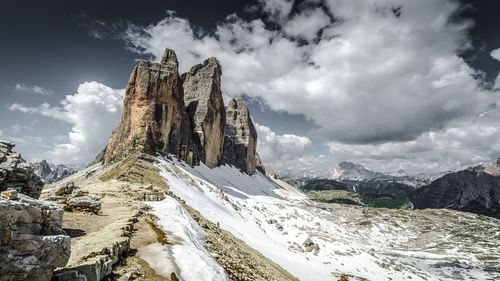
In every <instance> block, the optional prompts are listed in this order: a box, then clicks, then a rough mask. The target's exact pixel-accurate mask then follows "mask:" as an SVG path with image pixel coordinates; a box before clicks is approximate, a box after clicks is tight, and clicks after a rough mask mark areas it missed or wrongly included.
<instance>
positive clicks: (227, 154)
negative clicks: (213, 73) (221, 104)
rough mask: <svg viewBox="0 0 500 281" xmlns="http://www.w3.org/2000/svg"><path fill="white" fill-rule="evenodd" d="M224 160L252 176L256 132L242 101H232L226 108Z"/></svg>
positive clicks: (255, 161)
mask: <svg viewBox="0 0 500 281" xmlns="http://www.w3.org/2000/svg"><path fill="white" fill-rule="evenodd" d="M226 120H227V121H226V130H225V139H224V159H225V161H226V162H227V163H228V164H231V165H234V166H235V167H237V168H239V169H240V170H242V171H244V172H246V173H248V174H253V173H254V172H255V167H256V163H257V159H256V156H255V150H256V146H257V131H256V130H255V126H254V124H253V122H252V119H251V118H250V112H249V111H248V108H247V106H246V104H245V101H244V100H243V99H232V100H230V101H229V103H228V105H227V106H226Z"/></svg>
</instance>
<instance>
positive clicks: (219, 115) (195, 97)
mask: <svg viewBox="0 0 500 281" xmlns="http://www.w3.org/2000/svg"><path fill="white" fill-rule="evenodd" d="M221 75H222V69H221V66H220V64H219V61H217V59H216V58H209V59H207V60H205V61H204V62H203V64H197V65H195V66H193V67H192V68H191V70H190V71H189V72H187V73H184V74H183V75H182V80H183V84H182V87H183V90H184V105H185V106H186V109H187V112H188V116H189V121H190V122H191V126H192V129H193V133H194V134H193V138H194V142H195V143H196V144H197V145H198V151H199V152H200V160H201V161H202V162H204V163H205V164H206V165H207V166H208V167H210V168H213V167H215V166H217V165H218V164H219V163H220V162H221V160H222V151H223V145H224V128H225V123H226V114H225V109H224V101H223V99H222V92H221V85H220V83H221Z"/></svg>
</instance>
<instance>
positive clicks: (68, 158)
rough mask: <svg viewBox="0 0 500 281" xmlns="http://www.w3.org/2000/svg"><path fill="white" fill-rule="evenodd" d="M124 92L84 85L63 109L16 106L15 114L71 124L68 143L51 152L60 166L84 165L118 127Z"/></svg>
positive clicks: (57, 107) (51, 157)
mask: <svg viewBox="0 0 500 281" xmlns="http://www.w3.org/2000/svg"><path fill="white" fill-rule="evenodd" d="M122 100H123V90H115V89H112V88H109V87H107V86H105V85H103V84H100V83H97V82H85V83H83V84H80V86H79V87H78V90H77V91H76V93H75V94H73V95H67V96H66V98H65V99H64V100H62V101H61V102H60V104H61V105H60V106H51V105H49V104H47V103H44V104H41V105H40V106H37V107H26V106H23V105H21V104H13V105H11V106H10V107H9V109H10V110H12V111H20V112H24V113H27V114H40V115H43V116H46V117H49V118H54V119H57V120H60V121H64V122H67V123H69V124H71V125H72V126H73V127H72V129H71V132H69V133H68V138H67V139H68V142H67V143H61V144H57V145H56V146H55V147H54V148H53V149H52V150H50V151H49V152H48V153H47V158H48V160H50V161H53V162H56V163H67V164H83V163H87V162H89V161H90V160H92V159H93V158H94V157H95V156H96V155H97V154H98V153H99V152H100V150H102V149H103V148H104V146H105V145H106V142H107V140H108V138H109V136H110V134H111V131H112V130H113V129H114V128H115V127H116V125H117V124H118V120H119V117H120V111H121V106H122Z"/></svg>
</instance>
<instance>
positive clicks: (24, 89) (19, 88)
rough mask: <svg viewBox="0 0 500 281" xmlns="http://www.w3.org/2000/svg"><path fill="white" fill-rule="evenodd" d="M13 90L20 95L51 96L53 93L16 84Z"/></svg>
mask: <svg viewBox="0 0 500 281" xmlns="http://www.w3.org/2000/svg"><path fill="white" fill-rule="evenodd" d="M14 90H16V91H17V92H20V93H25V94H36V95H44V96H47V95H52V94H54V92H52V90H50V89H45V88H43V87H40V86H36V85H28V84H16V86H15V87H14Z"/></svg>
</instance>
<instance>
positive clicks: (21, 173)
mask: <svg viewBox="0 0 500 281" xmlns="http://www.w3.org/2000/svg"><path fill="white" fill-rule="evenodd" d="M13 148H14V144H13V143H10V142H7V141H1V140H0V156H1V157H0V191H4V190H7V189H15V190H16V191H17V192H19V193H22V194H26V195H28V196H30V197H33V198H39V197H40V194H41V192H42V188H43V184H44V183H43V181H42V180H41V179H40V177H38V176H37V175H36V174H35V173H34V170H33V167H31V166H30V165H29V164H27V163H26V161H24V159H23V158H22V157H21V155H20V154H19V153H16V152H14V151H13V150H12V149H13Z"/></svg>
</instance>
